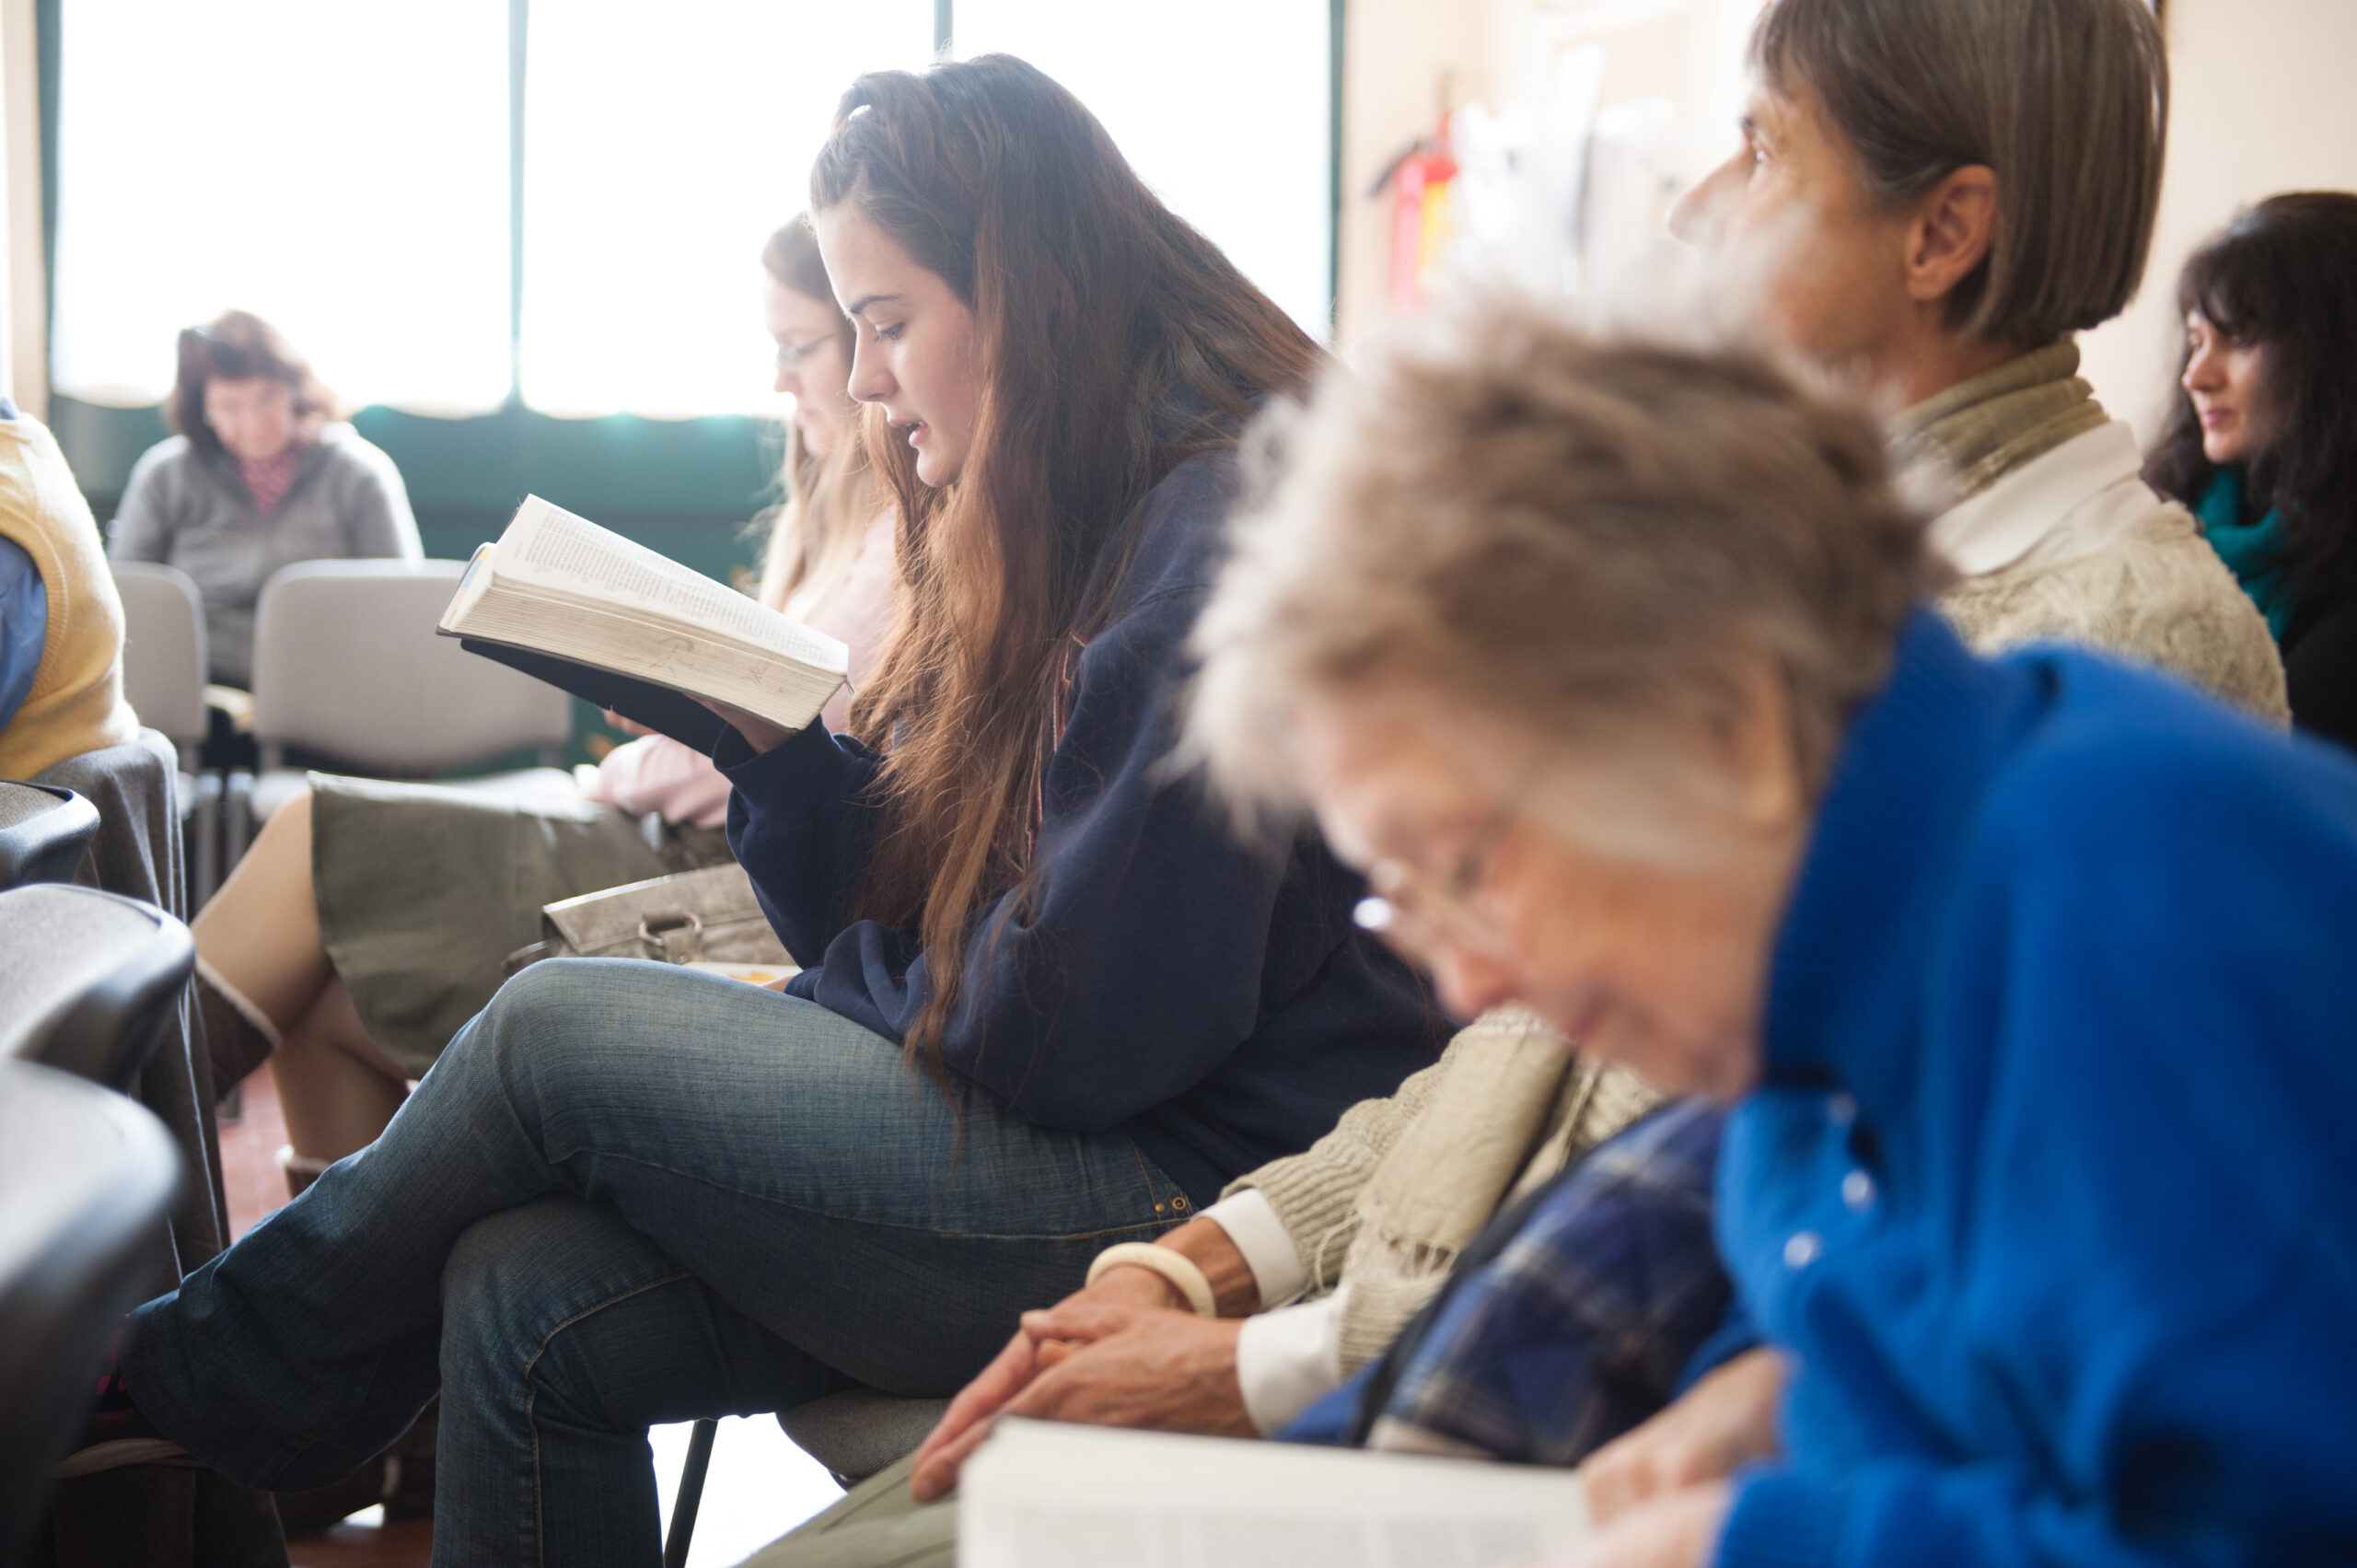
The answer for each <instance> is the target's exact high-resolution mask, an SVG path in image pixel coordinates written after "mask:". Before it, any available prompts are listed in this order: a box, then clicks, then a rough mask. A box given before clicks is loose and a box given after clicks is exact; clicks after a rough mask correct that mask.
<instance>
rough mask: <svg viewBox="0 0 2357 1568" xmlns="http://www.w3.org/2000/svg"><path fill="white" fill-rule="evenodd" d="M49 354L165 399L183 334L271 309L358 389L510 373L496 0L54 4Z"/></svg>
mask: <svg viewBox="0 0 2357 1568" xmlns="http://www.w3.org/2000/svg"><path fill="white" fill-rule="evenodd" d="M61 22H62V26H63V34H62V39H61V49H60V59H59V67H60V69H59V81H58V145H57V153H58V179H57V186H58V211H57V267H56V274H55V291H54V301H55V314H54V320H53V326H52V342H51V350H50V352H51V366H52V377H54V383H55V386H56V388H57V389H58V390H59V391H62V392H65V393H68V394H70V395H72V396H74V397H77V398H83V399H87V400H88V401H93V402H104V403H115V404H121V405H126V406H129V405H138V404H147V403H155V402H157V401H161V400H162V398H163V396H164V394H165V393H166V392H167V391H168V389H170V387H171V383H172V371H173V343H174V340H175V339H176V337H177V335H178V334H179V332H180V329H181V328H183V327H187V326H192V325H193V324H195V323H197V322H199V321H203V320H207V319H211V318H212V317H214V316H216V315H218V314H219V313H220V312H221V311H223V310H225V309H227V308H231V307H239V308H245V309H249V310H253V311H257V312H259V313H260V314H261V315H262V316H264V317H267V318H268V319H270V320H272V321H273V322H274V323H276V324H277V326H278V327H279V328H280V329H281V330H282V331H284V332H285V333H286V335H287V336H288V338H289V339H291V340H292V341H293V342H294V343H295V345H296V348H297V349H298V350H300V351H301V352H302V353H304V354H308V356H309V357H310V359H311V361H312V363H313V364H314V365H315V366H317V367H318V369H319V374H320V375H321V376H322V377H324V378H325V379H326V380H327V382H328V384H329V385H330V386H331V387H333V388H334V389H336V390H337V391H338V392H339V393H340V394H342V395H343V397H344V399H345V400H346V401H350V402H352V403H353V404H354V405H355V406H357V405H358V404H361V403H370V402H383V403H393V404H399V405H401V406H404V407H411V408H417V409H422V410H427V411H435V412H480V411H482V410H484V409H489V408H493V407H495V406H496V405H497V404H498V403H499V401H501V400H502V399H503V398H505V396H506V394H507V388H508V335H509V333H508V319H509V309H508V267H507V224H508V201H507V159H506V157H505V149H506V146H507V8H506V7H505V6H501V5H496V4H492V3H489V0H334V3H333V4H325V5H323V4H320V3H319V0H240V3H239V4H238V5H235V6H196V5H190V4H188V3H187V0H68V3H67V4H66V5H65V6H64V7H63V16H62V17H61Z"/></svg>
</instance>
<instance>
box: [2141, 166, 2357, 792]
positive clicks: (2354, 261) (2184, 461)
mask: <svg viewBox="0 0 2357 1568" xmlns="http://www.w3.org/2000/svg"><path fill="white" fill-rule="evenodd" d="M2177 308H2178V309H2179V310H2181V311H2183V312H2184V314H2185V330H2186V356H2185V371H2184V374H2183V375H2182V376H2181V377H2179V380H2180V383H2181V384H2182V385H2183V387H2184V388H2185V393H2186V395H2185V398H2184V400H2183V401H2180V402H2179V403H2178V404H2177V409H2176V412H2175V413H2174V415H2173V416H2172V417H2171V419H2170V421H2169V424H2168V429H2167V431H2166V432H2165V434H2164V435H2163V436H2162V437H2161V440H2160V443H2159V444H2158V445H2157V446H2156V447H2154V449H2153V454H2152V457H2151V458H2150V459H2149V460H2148V461H2147V463H2146V464H2145V470H2144V471H2145V473H2146V475H2147V476H2148V477H2149V478H2150V479H2151V480H2152V482H2153V484H2154V488H2156V489H2158V490H2159V491H2160V492H2161V493H2162V494H2165V495H2172V496H2175V497H2176V498H2177V500H2179V501H2182V502H2184V503H2185V504H2186V505H2189V506H2191V507H2193V508H2194V509H2195V510H2196V511H2197V512H2199V513H2200V517H2201V528H2202V532H2203V533H2205V534H2206V535H2208V537H2209V540H2210V542H2211V544H2212V545H2213V546H2214V547H2215V548H2216V549H2217V552H2218V553H2219V554H2220V555H2222V556H2223V557H2224V558H2225V561H2226V564H2227V565H2229V566H2231V567H2233V568H2234V572H2235V576H2236V577H2238V578H2240V579H2241V581H2242V585H2243V588H2244V591H2245V592H2247V593H2248V594H2249V595H2250V597H2251V601H2252V602H2253V603H2254V604H2256V605H2258V608H2259V610H2260V611H2261V612H2262V613H2263V614H2265V616H2266V617H2267V624H2268V627H2269V629H2270V631H2272V632H2273V633H2275V637H2276V640H2277V642H2278V643H2279V644H2281V645H2282V649H2283V673H2284V676H2285V679H2286V680H2287V681H2288V682H2289V684H2290V689H2291V699H2292V722H2293V724H2296V725H2298V726H2300V727H2301V728H2303V729H2305V730H2309V731H2311V732H2313V733H2315V734H2317V735H2324V736H2329V737H2330V738H2333V739H2335V740H2338V741H2340V743H2341V744H2343V745H2344V746H2357V195H2351V194H2350V193H2349V192H2343V191H2306V192H2293V193H2292V194H2288V195H2282V196H2270V197H2269V198H2268V199H2267V200H2266V201H2264V202H2261V203H2258V205H2257V206H2256V207H2253V208H2252V209H2251V210H2250V211H2248V212H2247V213H2245V214H2244V215H2242V216H2240V217H2238V218H2236V219H2235V221H2234V223H2233V224H2231V225H2230V226H2228V227H2227V228H2226V230H2225V232H2224V233H2223V234H2220V235H2218V236H2217V237H2216V238H2212V240H2211V241H2210V242H2209V243H2208V244H2206V245H2204V246H2202V247H2201V249H2200V250H2197V251H2195V252H2194V253H2193V258H2192V260H2190V261H2188V262H2186V264H2185V272H2184V274H2183V275H2182V276H2181V277H2180V278H2179V279H2178V280H2177Z"/></svg>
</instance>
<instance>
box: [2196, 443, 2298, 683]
mask: <svg viewBox="0 0 2357 1568" xmlns="http://www.w3.org/2000/svg"><path fill="white" fill-rule="evenodd" d="M2194 511H2195V512H2196V513H2198V514H2199V515H2200V518H2201V532H2202V534H2203V536H2204V537H2205V538H2207V539H2208V540H2210V548H2211V549H2212V550H2214V551H2216V552H2218V558H2219V559H2220V560H2222V561H2223V562H2224V563H2226V566H2227V568H2228V569H2229V570H2230V571H2232V572H2233V573H2234V575H2235V581H2236V582H2238V583H2240V584H2242V586H2243V592H2245V593H2247V594H2248V595H2250V601H2251V603H2253V604H2255V605H2257V606H2258V612H2259V613H2260V614H2261V615H2264V616H2266V617H2267V629H2268V630H2269V631H2270V632H2272V633H2275V640H2276V641H2277V642H2279V643H2280V642H2282V640H2283V628H2284V627H2285V626H2286V625H2288V624H2290V623H2291V620H2292V599H2293V591H2292V584H2291V581H2290V579H2289V578H2287V577H2286V576H2285V575H2284V574H2283V514H2282V513H2281V512H2270V513H2268V514H2267V516H2265V517H2261V518H2259V520H2258V521H2257V522H2255V523H2246V522H2245V521H2243V472H2242V470H2241V469H2239V468H2222V469H2220V470H2218V477H2217V478H2215V479H2213V480H2212V481H2211V482H2210V488H2209V489H2208V490H2205V491H2203V492H2202V493H2201V504H2200V505H2199V506H2196V507H2195V508H2194Z"/></svg>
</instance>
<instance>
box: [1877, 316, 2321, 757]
mask: <svg viewBox="0 0 2357 1568" xmlns="http://www.w3.org/2000/svg"><path fill="white" fill-rule="evenodd" d="M2078 368H2079V350H2078V345H2077V344H2076V343H2073V342H2072V341H2071V340H2069V339H2067V338H2065V339H2063V340H2062V341H2061V342H2060V343H2050V344H2049V345H2048V346H2046V347H2045V348H2042V349H2038V350H2037V351H2035V352H2034V353H2030V354H2022V355H2021V356H2019V357H2018V358H2015V359H2012V360H2009V361H2007V362H2006V363H2005V364H2003V365H2001V366H1997V367H1996V368H1995V369H1994V370H1991V371H1989V372H1988V373H1986V374H1985V375H1981V376H1977V377H1973V378H1972V379H1970V380H1968V381H1964V382H1960V383H1959V384H1957V385H1956V386H1954V387H1951V388H1949V389H1947V390H1946V391H1945V392H1942V393H1940V394H1938V395H1937V396H1935V397H1933V398H1928V399H1926V400H1925V401H1922V402H1921V403H1918V404H1917V405H1915V407H1913V408H1911V409H1909V410H1908V411H1907V412H1904V413H1902V414H1900V415H1899V416H1898V419H1897V420H1896V421H1895V422H1894V423H1893V429H1892V438H1893V447H1894V452H1895V455H1896V456H1897V458H1898V460H1899V462H1900V463H1901V464H1902V465H1904V466H1905V467H1906V468H1907V469H1908V470H1910V477H1911V478H1913V479H1914V480H1916V481H1917V482H1925V481H1927V480H1928V481H1934V482H1945V484H1946V485H1947V486H1948V487H1949V488H1950V489H1951V490H1952V492H1953V494H1955V496H1956V501H1957V502H1958V503H1962V502H1965V501H1968V500H1971V499H1972V498H1974V497H1976V496H1980V495H1983V494H1988V493H1989V492H1990V490H1991V487H1992V486H1994V485H1996V484H1997V483H1998V482H2000V481H2002V480H2004V479H2006V478H2007V477H2009V476H2011V475H2014V474H2015V473H2018V472H2020V470H2023V469H2024V468H2025V467H2026V466H2027V465H2028V464H2030V463H2031V462H2033V461H2035V460H2036V459H2039V458H2042V457H2045V456H2046V455H2047V454H2049V452H2053V451H2055V450H2056V449H2057V448H2059V447H2061V446H2062V445H2063V444H2065V443H2066V442H2071V441H2073V440H2076V439H2078V438H2079V437H2081V436H2088V435H2090V434H2091V433H2093V432H2095V431H2097V430H2100V429H2101V428H2102V427H2103V426H2105V425H2106V424H2109V423H2110V419H2109V416H2108V415H2107V414H2106V413H2105V412H2104V411H2103V406H2102V405H2101V404H2100V403H2098V402H2096V400H2095V397H2094V394H2093V389H2091V388H2089V387H2088V385H2087V383H2086V382H2085V381H2084V380H2082V379H2080V378H2079V376H2078V374H2077V372H2078ZM2120 439H2121V440H2123V441H2124V440H2125V437H2124V436H2122V437H2120ZM2137 489H2138V490H2139V491H2140V492H2141V494H2142V497H2144V498H2145V499H2146V500H2147V501H2148V502H2149V509H2148V510H2147V511H2146V513H2145V515H2144V516H2142V517H2138V518H2137V519H2136V520H2135V521H2134V523H2133V524H2132V525H2131V527H2129V528H2126V529H2125V530H2123V531H2122V532H2120V533H2119V535H2118V537H2116V538H2113V539H2111V540H2109V541H2108V542H2107V543H2106V544H2105V545H2104V547H2103V548H2101V549H2098V550H2096V551H2094V552H2088V553H2075V554H2074V553H2071V552H2062V553H2063V558H2061V559H2059V560H2058V559H2054V558H2052V557H2051V556H2050V555H2049V553H2048V552H2040V551H2038V550H2032V551H2030V552H2028V553H2027V554H2026V555H2024V556H2023V557H2022V558H2021V559H2020V560H2018V561H2015V562H2014V563H2010V564H2007V565H2005V566H2003V567H2002V568H2000V569H1998V570H1995V571H1991V572H1989V573H1986V574H1985V575H1978V576H1968V577H1965V578H1964V579H1962V580H1961V581H1959V582H1958V583H1956V586H1955V587H1952V588H1951V589H1950V590H1949V591H1948V592H1947V593H1945V594H1944V595H1943V596H1941V598H1940V601H1939V609H1940V611H1941V613H1943V614H1944V615H1945V616H1946V617H1947V618H1948V620H1949V621H1951V622H1953V623H1954V624H1955V626H1956V630H1957V631H1958V632H1960V633H1963V635H1964V638H1965V640H1966V641H1967V642H1968V643H1970V644H1971V645H1973V646H1974V647H1975V648H1977V649H1979V650H1980V651H1981V652H1983V653H1994V652H1997V651H1998V650H2000V649H2003V648H2007V647H2012V646H2015V645H2019V644H2023V643H2032V642H2042V641H2049V640H2060V641H2064V642H2073V643H2083V644H2085V645H2088V646H2090V647H2094V648H2099V649H2101V650H2103V651H2104V652H2106V653H2110V654H2115V655H2118V656H2119V657H2121V658H2125V659H2129V660H2131V661H2134V662H2137V663H2142V664H2150V665H2154V666H2157V667H2159V668H2163V669H2165V670H2167V671H2169V672H2170V673H2172V674H2175V675H2177V676H2181V677H2183V678H2184V679H2188V680H2190V681H2192V682H2193V683H2194V684H2196V685H2198V686H2202V687H2205V688H2207V689H2208V690H2210V691H2212V692H2214V693H2216V694H2217V695H2218V696H2220V697H2223V698H2224V699H2225V700H2226V701H2227V702H2230V703H2235V704H2236V705H2237V706H2239V707H2242V708H2244V709H2246V710H2247V711H2248V712H2249V713H2251V714H2253V715H2254V716H2256V717H2258V718H2262V719H2266V720H2268V721H2270V722H2271V723H2274V724H2278V725H2284V724H2289V723H2290V722H2291V716H2292V715H2291V707H2290V705H2289V703H2287V702H2286V701H2285V698H2284V691H2283V663H2282V657H2281V656H2279V655H2278V654H2277V652H2276V648H2275V639H2274V638H2273V637H2272V636H2270V634H2269V633H2268V630H2267V622H2266V621H2265V620H2264V619H2263V618H2261V617H2260V615H2259V614H2258V610H2256V609H2255V608H2253V606H2252V604H2251V602H2250V599H2249V598H2248V596H2247V595H2246V594H2244V593H2243V591H2242V589H2241V587H2239V586H2238V585H2237V584H2236V583H2235V578H2234V574H2233V573H2231V572H2229V571H2228V570H2227V569H2226V564H2225V563H2224V562H2223V561H2221V560H2219V559H2218V555H2217V552H2215V551H2213V550H2212V549H2211V548H2210V545H2209V542H2208V541H2207V540H2204V539H2203V538H2202V537H2201V533H2200V528H2197V527H2196V526H2195V524H2194V521H2193V518H2192V516H2191V515H2190V514H2189V513H2188V512H2187V511H2186V509H2185V508H2184V507H2182V506H2180V505H2177V504H2176V503H2175V502H2171V501H2164V500H2162V499H2161V497H2160V496H2159V495H2157V494H2154V493H2153V492H2151V491H2150V490H2147V489H2143V488H2142V484H2141V482H2139V483H2138V485H2137Z"/></svg>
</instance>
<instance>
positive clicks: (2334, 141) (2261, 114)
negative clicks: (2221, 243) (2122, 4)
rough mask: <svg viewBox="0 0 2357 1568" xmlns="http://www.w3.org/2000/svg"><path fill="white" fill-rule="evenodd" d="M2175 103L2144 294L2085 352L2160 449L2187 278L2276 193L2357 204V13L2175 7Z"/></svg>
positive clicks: (2234, 1) (2335, 0)
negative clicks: (2240, 214)
mask: <svg viewBox="0 0 2357 1568" xmlns="http://www.w3.org/2000/svg"><path fill="white" fill-rule="evenodd" d="M2163 17H2164V20H2165V24H2166V26H2167V29H2168V36H2169V75H2170V79H2171V82H2172V84H2173V88H2174V93H2173V103H2172V107H2171V112H2170V117H2169V150H2168V167H2167V172H2166V174H2165V176H2164V179H2163V182H2162V188H2161V214H2160V223H2159V226H2158V228H2157V230H2156V231H2155V233H2154V241H2153V259H2152V262H2151V264H2150V265H2149V266H2148V267H2147V269H2146V270H2145V273H2144V286H2143V288H2142V291H2141V292H2140V293H2139V294H2138V296H2137V297H2136V301H2135V303H2134V304H2132V305H2131V306H2130V307H2129V308H2128V311H2127V313H2126V314H2125V315H2123V316H2122V317H2120V319H2118V320H2116V321H2113V322H2111V323H2109V324H2108V325H2107V326H2105V327H2102V328H2100V329H2099V330H2097V331H2094V332H2090V333H2088V334H2087V335H2086V337H2085V338H2084V340H2083V342H2082V345H2081V346H2082V349H2083V352H2084V356H2085V370H2084V374H2085V375H2086V377H2087V378H2088V379H2089V380H2091V381H2093V382H2094V383H2095V385H2096V394H2097V395H2098V396H2099V397H2101V398H2102V399H2103V401H2104V402H2105V404H2106V405H2107V406H2108V407H2109V408H2110V409H2111V410H2112V411H2113V412H2115V413H2119V414H2121V415H2123V416H2125V417H2126V418H2128V419H2130V420H2131V421H2133V422H2134V424H2135V426H2136V431H2137V434H2138V435H2139V436H2143V437H2146V438H2150V437H2151V436H2152V435H2153V434H2154V431H2155V430H2156V429H2157V428H2158V421H2159V419H2160V417H2161V415H2162V413H2163V412H2165V407H2166V402H2167V400H2168V399H2169V398H2170V397H2171V396H2173V395H2174V381H2173V377H2175V376H2176V374H2177V353H2178V344H2179V343H2180V341H2181V338H2182V332H2181V329H2180V328H2179V326H2178V324H2177V320H2176V319H2175V317H2176V313H2177V312H2176V295H2177V273H2178V270H2179V269H2180V268H2181V267H2182V266H2183V265H2184V262H2185V258H2186V257H2187V256H2188V255H2189V254H2190V253H2191V251H2192V250H2193V248H2194V247H2195V246H2196V245H2198V244H2200V242H2201V240H2202V239H2203V238H2206V237H2207V236H2209V235H2210V234H2211V233H2212V232H2214V231H2215V230H2216V229H2218V228H2219V227H2220V226H2223V224H2224V223H2225V222H2226V221H2227V220H2228V219H2230V218H2231V217H2233V216H2234V214H2235V209H2236V208H2238V207H2241V206H2244V205H2246V204H2247V203H2251V202H2254V201H2256V200H2258V198H2260V197H2262V196H2268V195H2272V194H2273V193H2275V192H2279V191H2298V190H2316V189H2326V190H2342V191H2357V91H2352V90H2351V85H2350V69H2351V66H2352V65H2357V0H2166V5H2165V7H2164V11H2163Z"/></svg>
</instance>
